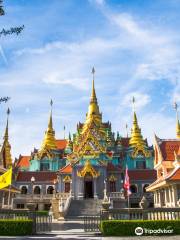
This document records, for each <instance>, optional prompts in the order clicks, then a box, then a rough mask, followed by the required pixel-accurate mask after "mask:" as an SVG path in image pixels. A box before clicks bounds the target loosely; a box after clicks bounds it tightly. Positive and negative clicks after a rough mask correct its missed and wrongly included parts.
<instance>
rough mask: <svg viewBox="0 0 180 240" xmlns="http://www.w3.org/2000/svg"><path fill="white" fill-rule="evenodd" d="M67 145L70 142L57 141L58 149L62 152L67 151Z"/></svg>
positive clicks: (64, 140)
mask: <svg viewBox="0 0 180 240" xmlns="http://www.w3.org/2000/svg"><path fill="white" fill-rule="evenodd" d="M67 144H68V140H67V139H57V140H56V145H57V148H58V149H60V150H63V149H65V148H66V146H67Z"/></svg>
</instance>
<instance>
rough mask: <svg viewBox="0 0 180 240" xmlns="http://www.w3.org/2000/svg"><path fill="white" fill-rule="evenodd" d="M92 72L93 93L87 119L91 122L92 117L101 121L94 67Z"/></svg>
mask: <svg viewBox="0 0 180 240" xmlns="http://www.w3.org/2000/svg"><path fill="white" fill-rule="evenodd" d="M92 74H93V80H92V93H91V99H90V104H89V108H88V113H87V121H88V122H89V120H90V119H92V118H93V119H95V118H96V119H97V120H100V121H101V114H100V112H99V106H98V102H97V97H96V91H95V86H94V75H95V69H94V67H93V69H92Z"/></svg>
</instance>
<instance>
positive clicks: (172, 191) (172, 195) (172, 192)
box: [170, 186, 175, 207]
mask: <svg viewBox="0 0 180 240" xmlns="http://www.w3.org/2000/svg"><path fill="white" fill-rule="evenodd" d="M170 188H171V197H172V207H174V206H175V198H174V189H173V186H170Z"/></svg>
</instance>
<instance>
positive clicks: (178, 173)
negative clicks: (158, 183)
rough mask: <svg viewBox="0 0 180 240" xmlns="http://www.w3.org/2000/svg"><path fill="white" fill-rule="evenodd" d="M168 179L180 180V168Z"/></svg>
mask: <svg viewBox="0 0 180 240" xmlns="http://www.w3.org/2000/svg"><path fill="white" fill-rule="evenodd" d="M168 180H180V168H178V169H177V170H176V171H175V172H174V173H173V175H172V176H170V177H169V178H168Z"/></svg>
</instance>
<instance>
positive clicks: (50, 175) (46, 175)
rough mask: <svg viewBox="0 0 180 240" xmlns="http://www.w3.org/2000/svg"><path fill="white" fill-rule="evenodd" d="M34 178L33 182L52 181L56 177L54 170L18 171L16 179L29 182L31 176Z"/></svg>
mask: <svg viewBox="0 0 180 240" xmlns="http://www.w3.org/2000/svg"><path fill="white" fill-rule="evenodd" d="M32 177H34V178H35V182H36V181H37V182H41V181H42V182H43V181H47V182H53V181H54V179H56V178H57V175H56V172H42V171H41V172H26V171H24V172H19V173H18V176H17V179H16V181H17V182H30V181H31V178H32Z"/></svg>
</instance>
